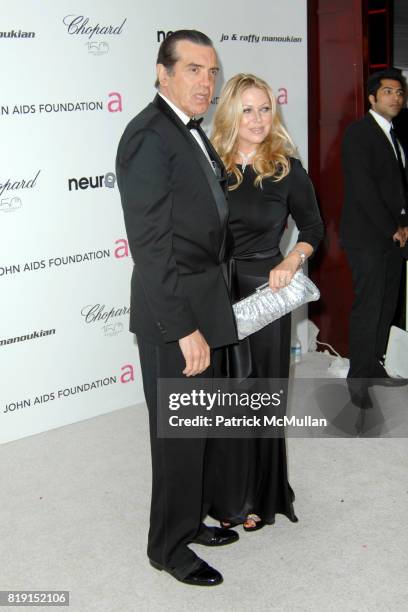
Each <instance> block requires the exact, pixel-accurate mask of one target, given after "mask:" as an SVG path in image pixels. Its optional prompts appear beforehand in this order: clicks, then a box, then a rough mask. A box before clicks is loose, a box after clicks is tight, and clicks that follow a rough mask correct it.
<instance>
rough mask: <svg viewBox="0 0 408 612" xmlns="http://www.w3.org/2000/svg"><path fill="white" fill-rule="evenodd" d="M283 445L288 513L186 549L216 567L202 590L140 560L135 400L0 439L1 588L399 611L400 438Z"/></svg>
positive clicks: (407, 541)
mask: <svg viewBox="0 0 408 612" xmlns="http://www.w3.org/2000/svg"><path fill="white" fill-rule="evenodd" d="M313 359H314V361H313ZM323 366H324V367H325V364H324V363H323V361H322V358H316V357H315V358H313V357H310V358H309V359H307V360H304V361H303V362H302V364H300V365H299V366H298V370H299V372H300V373H303V374H304V373H305V372H306V373H307V372H311V371H315V370H316V368H317V369H319V368H320V369H322V368H323ZM288 442H289V465H290V479H291V484H292V486H293V488H294V489H295V492H296V505H295V507H296V513H297V515H298V517H299V523H297V524H293V523H290V522H289V521H288V520H287V519H286V518H284V517H279V518H278V520H277V522H276V524H275V525H274V526H271V527H265V529H263V530H262V531H259V532H257V533H252V534H246V533H244V532H243V531H242V530H241V528H239V531H240V536H241V539H240V541H239V542H238V543H236V544H233V545H231V546H228V547H225V548H222V549H212V550H209V549H208V548H204V547H198V546H196V547H195V550H197V551H198V552H199V554H200V555H201V556H202V557H203V558H205V559H206V560H207V561H208V562H210V563H211V564H213V565H214V566H215V567H217V568H218V569H219V570H220V571H222V573H223V575H224V580H225V581H224V584H223V585H221V586H219V587H216V588H210V589H200V588H195V587H189V586H185V585H182V584H180V583H178V582H176V581H175V580H174V579H172V578H171V577H170V576H168V575H166V574H164V573H163V572H157V571H155V570H153V569H151V568H150V567H149V566H148V564H147V563H146V557H145V546H146V525H147V521H148V500H149V488H150V482H149V481H150V458H149V444H148V433H147V418H146V409H145V407H144V406H137V407H130V408H126V409H123V410H119V411H117V412H114V413H111V414H108V415H103V416H100V417H97V418H94V419H91V420H88V421H83V422H82V423H78V424H75V425H71V426H67V427H62V428H60V429H56V430H54V431H50V432H47V433H44V434H40V435H37V436H32V437H30V438H26V439H23V440H19V441H16V442H12V443H9V444H5V445H3V446H1V447H0V466H1V467H0V482H1V488H2V491H3V495H2V503H1V506H0V549H1V552H0V559H1V570H0V571H1V580H0V590H6V589H7V590H9V589H24V590H30V589H50V590H57V589H66V590H69V591H70V598H71V604H70V608H68V609H70V610H73V611H75V612H77V611H78V612H105V611H106V612H108V611H109V612H133V611H136V610H138V611H139V610H141V611H143V612H144V611H146V612H150V611H156V610H157V611H159V610H160V611H163V610H164V611H167V610H169V611H171V610H178V611H184V610H186V611H187V610H188V611H190V610H195V611H197V612H198V611H201V610H214V611H217V612H218V611H220V612H221V611H222V612H226V611H230V610H231V611H234V612H235V611H238V612H241V611H242V612H250V611H251V612H252V611H253V610H259V611H264V610H265V611H266V610H277V611H279V612H297V611H299V612H309V611H313V612H315V611H324V612H329V611H332V610H333V611H336V612H337V611H339V612H349V611H350V612H351V611H354V610H355V611H358V612H374V611H381V612H383V611H385V610H392V611H394V612H399V611H403V610H404V611H405V610H407V598H408V581H407V570H408V553H407V548H408V525H407V510H408V507H407V506H408V504H407V501H408V483H407V467H408V447H407V441H406V440H405V439H402V438H399V439H361V438H353V439H335V438H332V439H290V440H289V441H288ZM1 609H4V610H6V609H10V610H15V609H18V608H14V607H13V608H1ZM36 609H38V610H46V609H50V608H45V607H44V608H36ZM51 609H52V608H51ZM60 609H62V608H60Z"/></svg>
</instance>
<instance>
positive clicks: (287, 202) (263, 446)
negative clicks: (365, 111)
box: [210, 74, 323, 531]
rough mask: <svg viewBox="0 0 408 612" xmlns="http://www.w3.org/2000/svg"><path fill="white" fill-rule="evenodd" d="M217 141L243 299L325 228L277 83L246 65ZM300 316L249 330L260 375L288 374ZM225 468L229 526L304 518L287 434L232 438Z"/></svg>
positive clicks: (278, 275) (221, 110)
mask: <svg viewBox="0 0 408 612" xmlns="http://www.w3.org/2000/svg"><path fill="white" fill-rule="evenodd" d="M212 141H213V144H214V146H215V148H216V149H217V151H218V153H219V155H220V157H221V158H222V160H223V162H224V164H225V167H226V169H227V171H228V173H229V205H230V228H231V230H232V234H233V238H234V251H233V263H234V270H235V272H234V283H233V284H234V286H235V295H234V296H233V297H234V300H237V299H241V298H243V297H246V296H247V295H248V294H250V293H252V292H253V291H254V290H255V288H256V287H258V286H259V285H261V284H263V283H265V282H269V286H270V287H271V289H272V290H273V291H276V290H278V289H279V288H281V287H284V286H286V285H287V284H288V283H289V282H290V281H291V279H292V277H293V275H294V274H295V272H296V271H297V270H298V269H299V267H300V266H302V265H303V264H304V262H305V260H306V259H308V258H309V257H310V256H311V255H312V253H313V251H314V250H315V249H316V247H317V245H318V244H319V242H320V241H321V239H322V236H323V225H322V221H321V218H320V214H319V210H318V207H317V203H316V198H315V194H314V190H313V186H312V184H311V182H310V179H309V177H308V175H307V174H306V172H305V170H304V169H303V167H302V165H301V163H300V161H299V160H298V159H296V158H295V157H294V156H295V147H294V145H293V143H292V141H291V139H290V136H289V134H288V133H287V132H286V130H285V129H284V127H283V125H282V123H281V121H280V119H279V116H278V114H277V111H276V100H275V97H274V95H273V93H272V91H271V89H270V87H269V86H268V84H267V83H266V82H265V81H263V80H262V79H260V78H257V77H256V76H254V75H251V74H237V75H236V76H234V77H233V78H232V79H230V80H229V81H228V83H227V84H226V85H225V87H224V89H223V91H222V94H221V97H220V100H219V104H218V108H217V111H216V114H215V117H214V129H213V135H212ZM289 215H291V216H292V218H293V219H294V221H295V223H296V226H297V228H298V230H299V235H298V242H297V244H296V245H295V247H294V248H293V249H292V250H291V252H290V253H289V254H288V255H287V256H286V257H283V255H282V254H281V252H280V248H279V244H280V241H281V238H282V234H283V232H284V230H285V227H286V223H287V219H288V216H289ZM290 337H291V319H290V315H286V316H285V317H283V318H281V319H279V320H278V321H276V322H274V323H271V324H270V325H268V326H267V327H265V328H263V329H262V330H260V331H258V332H257V333H255V334H253V335H251V336H250V337H249V343H250V351H251V361H252V371H251V373H250V376H251V377H254V378H264V379H270V378H283V379H286V380H287V378H288V375H289V365H290V362H289V360H290ZM220 453H221V456H218V465H217V468H216V479H217V486H216V490H217V500H216V502H215V503H214V504H213V507H212V509H211V512H210V513H211V515H212V516H214V517H215V518H217V519H218V520H220V521H221V523H222V524H223V525H224V526H230V525H236V524H239V523H243V525H244V529H245V530H246V531H255V530H257V529H260V528H261V527H263V526H264V525H265V524H272V523H274V521H275V514H277V513H281V514H284V515H286V516H287V517H288V518H289V519H290V520H291V521H294V522H295V521H297V518H296V516H295V513H294V510H293V500H294V494H293V491H292V489H291V487H290V485H289V483H288V477H287V461H286V446H285V439H284V437H281V438H269V439H265V438H259V439H243V438H241V439H233V440H231V439H229V440H225V444H223V446H222V449H221V450H220Z"/></svg>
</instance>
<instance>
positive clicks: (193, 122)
mask: <svg viewBox="0 0 408 612" xmlns="http://www.w3.org/2000/svg"><path fill="white" fill-rule="evenodd" d="M202 121H203V117H201V119H190V121H189V122H188V123H187V124H186V127H187V128H188V129H189V130H198V128H199V127H200V125H201V123H202Z"/></svg>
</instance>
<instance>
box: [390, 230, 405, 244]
mask: <svg viewBox="0 0 408 612" xmlns="http://www.w3.org/2000/svg"><path fill="white" fill-rule="evenodd" d="M392 239H393V240H394V242H399V244H400V247H401V248H402V247H404V246H405V243H406V241H407V239H408V232H407V228H406V227H399V228H398V229H397V231H396V232H395V234H394V235H393V237H392Z"/></svg>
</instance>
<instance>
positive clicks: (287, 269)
mask: <svg viewBox="0 0 408 612" xmlns="http://www.w3.org/2000/svg"><path fill="white" fill-rule="evenodd" d="M298 268H299V255H298V254H297V253H293V252H292V253H289V255H288V256H287V257H285V259H284V260H283V261H281V263H280V264H278V265H277V266H275V268H273V269H272V270H271V271H270V272H269V287H270V288H271V289H272V291H278V290H279V289H282V287H286V286H287V285H289V283H290V281H291V280H292V278H293V276H294V274H295V272H296V271H297V270H298Z"/></svg>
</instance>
